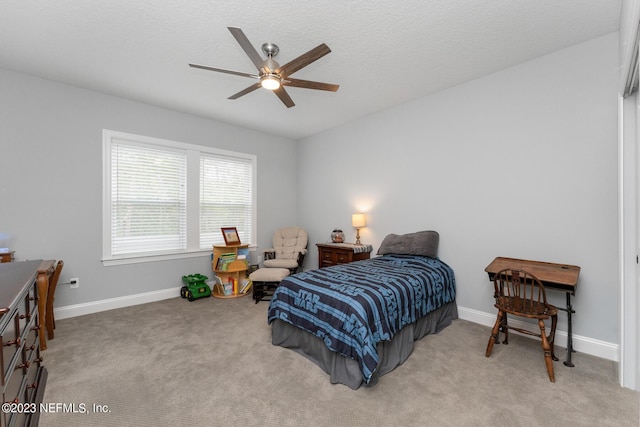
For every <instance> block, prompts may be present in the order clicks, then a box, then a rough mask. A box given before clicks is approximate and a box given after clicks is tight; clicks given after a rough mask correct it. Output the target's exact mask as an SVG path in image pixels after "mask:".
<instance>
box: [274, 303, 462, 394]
mask: <svg viewBox="0 0 640 427" xmlns="http://www.w3.org/2000/svg"><path fill="white" fill-rule="evenodd" d="M457 318H458V308H457V306H456V302H455V301H453V302H450V303H448V304H445V305H443V306H442V307H440V308H439V309H437V310H435V311H432V312H431V313H429V314H427V315H426V316H424V317H422V318H420V319H418V321H417V322H416V323H413V324H410V325H407V326H405V327H404V328H402V330H400V332H399V333H397V334H396V335H395V336H394V337H393V339H392V340H391V341H384V342H381V343H378V345H377V350H378V355H379V356H380V361H379V362H378V366H377V369H376V372H375V373H374V375H373V376H372V377H371V381H369V383H368V384H367V383H365V382H364V379H363V377H362V372H361V371H360V367H359V365H358V362H356V361H355V360H353V359H351V358H349V357H345V356H343V355H341V354H338V353H336V352H334V351H331V350H329V348H327V346H326V345H325V344H324V343H323V342H322V340H320V339H319V338H317V337H316V336H315V335H312V334H311V333H309V332H307V331H305V330H303V329H300V328H298V327H296V326H293V325H291V324H289V323H287V322H283V321H282V320H278V319H276V320H274V322H273V324H272V326H271V343H272V344H273V345H278V346H281V347H285V348H289V349H291V350H293V351H295V352H297V353H300V354H301V355H303V356H304V357H306V358H307V359H309V360H311V361H312V362H313V363H315V364H316V365H318V366H319V367H320V368H321V369H322V370H323V371H325V372H326V373H327V374H329V379H330V381H331V383H332V384H344V385H346V386H348V387H349V388H351V389H353V390H357V389H358V388H360V386H362V385H364V386H372V385H374V384H376V383H377V382H378V378H379V377H380V376H382V375H384V374H386V373H389V372H391V371H392V370H394V369H395V368H396V367H397V366H398V365H401V364H402V363H404V362H405V360H407V359H408V358H409V356H410V355H411V352H412V351H413V343H414V341H417V340H419V339H421V338H422V337H424V336H425V335H428V334H437V333H438V332H440V331H441V330H443V329H444V328H446V327H447V326H449V325H450V324H451V322H452V320H453V319H457Z"/></svg>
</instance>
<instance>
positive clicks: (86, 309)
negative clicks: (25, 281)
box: [54, 287, 619, 362]
mask: <svg viewBox="0 0 640 427" xmlns="http://www.w3.org/2000/svg"><path fill="white" fill-rule="evenodd" d="M179 295H180V287H177V288H169V289H163V290H160V291H153V292H145V293H142V294H136V295H128V296H124V297H118V298H109V299H105V300H101V301H94V302H88V303H84V304H74V305H68V306H65V307H58V308H56V309H54V315H55V318H56V319H66V318H70V317H77V316H83V315H85V314H92V313H98V312H101V311H106V310H113V309H114V308H122V307H129V306H132V305H138V304H145V303H148V302H154V301H161V300H164V299H168V298H175V297H177V296H179ZM458 316H459V317H460V319H463V320H468V321H470V322H474V323H479V324H481V325H485V326H488V327H493V324H494V323H495V321H496V315H495V313H485V312H483V311H478V310H473V309H471V308H465V307H460V306H458ZM509 323H510V324H512V325H514V326H518V327H520V328H524V329H530V330H531V331H532V332H535V328H536V325H531V324H529V323H525V322H521V321H518V320H517V319H511V318H510V319H509ZM525 336H528V335H525ZM531 338H533V337H531ZM556 344H557V345H558V346H560V347H565V348H566V347H567V332H566V331H556ZM573 348H574V350H576V351H579V352H581V353H586V354H590V355H592V356H596V357H601V358H603V359H607V360H613V361H614V362H618V361H619V358H618V345H617V344H613V343H609V342H606V341H600V340H596V339H593V338H588V337H584V336H580V335H576V334H573Z"/></svg>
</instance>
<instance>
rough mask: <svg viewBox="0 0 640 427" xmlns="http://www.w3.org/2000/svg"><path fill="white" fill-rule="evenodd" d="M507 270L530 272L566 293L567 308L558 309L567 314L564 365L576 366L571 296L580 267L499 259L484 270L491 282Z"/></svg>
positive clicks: (545, 284) (574, 289)
mask: <svg viewBox="0 0 640 427" xmlns="http://www.w3.org/2000/svg"><path fill="white" fill-rule="evenodd" d="M505 268H510V269H513V270H525V271H528V272H529V273H531V274H533V275H534V276H536V277H537V278H538V279H540V281H541V282H542V284H543V285H544V286H545V287H546V288H550V289H557V290H560V291H564V292H565V294H566V297H567V306H566V308H563V307H557V308H558V310H562V311H565V312H566V313H567V321H568V325H567V329H568V331H567V358H566V360H565V361H564V364H565V365H566V366H571V367H573V366H574V365H573V363H571V353H573V334H572V330H571V315H572V314H573V313H575V311H574V310H573V307H572V306H571V295H575V294H576V288H577V287H578V277H579V276H580V267H578V266H577V265H568V264H554V263H551V262H541V261H529V260H524V259H517V258H504V257H497V258H496V259H494V260H493V261H492V262H491V264H489V265H488V266H487V267H486V268H485V269H484V271H486V272H487V273H488V274H489V280H493V277H494V276H495V274H496V273H497V272H498V271H500V270H503V269H505Z"/></svg>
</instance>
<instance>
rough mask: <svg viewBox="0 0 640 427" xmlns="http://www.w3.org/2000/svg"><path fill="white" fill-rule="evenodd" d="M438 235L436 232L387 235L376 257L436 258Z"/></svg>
mask: <svg viewBox="0 0 640 427" xmlns="http://www.w3.org/2000/svg"><path fill="white" fill-rule="evenodd" d="M439 242H440V235H439V234H438V232H437V231H432V230H429V231H418V232H416V233H409V234H402V235H398V234H388V235H387V236H386V237H385V238H384V240H383V241H382V243H381V244H380V248H379V249H378V255H384V254H399V255H420V256H426V257H429V258H437V257H438V243H439Z"/></svg>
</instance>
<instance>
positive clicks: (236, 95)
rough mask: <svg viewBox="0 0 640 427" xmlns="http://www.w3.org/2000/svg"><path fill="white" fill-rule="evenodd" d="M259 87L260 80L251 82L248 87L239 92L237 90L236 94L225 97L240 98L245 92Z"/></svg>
mask: <svg viewBox="0 0 640 427" xmlns="http://www.w3.org/2000/svg"><path fill="white" fill-rule="evenodd" d="M260 87H261V84H260V82H258V83H254V84H252V85H251V86H249V87H248V88H246V89H243V90H241V91H240V92H238V93H236V94H233V95H231V96H230V97H229V98H227V99H238V98H240V97H241V96H244V95H246V94H248V93H251V92H253V91H254V90H256V89H259V88H260Z"/></svg>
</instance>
